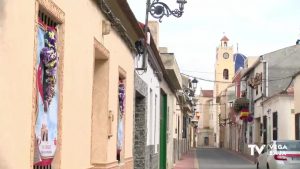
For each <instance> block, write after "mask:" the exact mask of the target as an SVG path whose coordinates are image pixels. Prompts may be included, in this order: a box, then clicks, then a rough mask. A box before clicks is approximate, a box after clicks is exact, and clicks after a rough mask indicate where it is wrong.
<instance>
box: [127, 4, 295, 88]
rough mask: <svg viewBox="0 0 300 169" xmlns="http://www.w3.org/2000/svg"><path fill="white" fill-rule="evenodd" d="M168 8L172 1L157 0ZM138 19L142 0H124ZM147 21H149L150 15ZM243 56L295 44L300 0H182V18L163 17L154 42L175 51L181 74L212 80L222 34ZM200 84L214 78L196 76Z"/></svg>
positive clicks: (142, 10)
mask: <svg viewBox="0 0 300 169" xmlns="http://www.w3.org/2000/svg"><path fill="white" fill-rule="evenodd" d="M161 1H162V2H165V3H166V4H168V5H169V6H170V7H171V8H172V9H174V8H176V7H177V4H176V0H161ZM128 3H129V5H130V7H131V8H132V11H133V12H134V13H135V15H136V18H137V19H138V20H139V21H140V22H144V21H145V9H146V0H128ZM150 19H151V20H154V19H153V18H151V17H150ZM224 33H225V35H226V36H227V37H228V38H229V40H230V41H229V43H230V44H231V45H233V46H234V49H235V52H236V51H237V44H238V51H239V52H240V53H242V54H244V55H246V56H259V55H262V54H265V53H269V52H272V51H275V50H278V49H281V48H284V47H287V46H291V45H294V44H295V42H296V40H297V38H300V0H187V4H186V5H185V9H184V14H183V16H182V17H181V18H175V17H172V16H170V17H169V18H165V17H164V18H163V19H162V23H161V24H160V39H159V46H164V47H168V48H169V52H173V53H175V56H176V60H177V62H178V65H179V67H180V71H181V72H182V73H186V74H190V75H193V76H197V77H201V78H205V79H210V80H213V79H214V62H215V55H216V47H217V46H218V45H219V44H220V39H221V38H222V36H223V34H224ZM199 86H200V87H201V88H202V89H213V83H211V82H205V81H200V83H199Z"/></svg>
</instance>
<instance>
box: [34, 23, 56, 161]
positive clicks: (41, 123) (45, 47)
mask: <svg viewBox="0 0 300 169" xmlns="http://www.w3.org/2000/svg"><path fill="white" fill-rule="evenodd" d="M37 50H38V52H37V53H38V56H37V65H36V69H37V75H36V79H37V89H38V96H37V103H38V106H37V107H38V109H37V120H36V124H35V154H34V165H35V166H46V165H50V164H51V162H52V160H53V158H54V155H55V150H56V145H57V114H58V85H57V67H58V55H57V52H56V32H55V30H54V29H48V30H47V31H44V30H43V29H42V28H41V27H39V29H38V49H37Z"/></svg>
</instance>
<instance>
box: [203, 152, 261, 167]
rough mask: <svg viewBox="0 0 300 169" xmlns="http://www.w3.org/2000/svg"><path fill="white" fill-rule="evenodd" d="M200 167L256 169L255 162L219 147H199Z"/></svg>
mask: <svg viewBox="0 0 300 169" xmlns="http://www.w3.org/2000/svg"><path fill="white" fill-rule="evenodd" d="M197 159H198V166H199V169H255V164H253V163H251V162H250V161H248V160H247V159H244V158H243V157H240V156H238V155H236V154H234V153H231V152H228V151H226V150H222V149H218V148H198V149H197Z"/></svg>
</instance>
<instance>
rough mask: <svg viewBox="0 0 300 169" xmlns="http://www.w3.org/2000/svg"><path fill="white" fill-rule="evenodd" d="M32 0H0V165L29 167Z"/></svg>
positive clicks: (32, 45)
mask: <svg viewBox="0 0 300 169" xmlns="http://www.w3.org/2000/svg"><path fill="white" fill-rule="evenodd" d="M34 4H35V2H34V1H17V0H9V1H8V0H4V1H1V2H0V6H1V7H0V11H1V12H0V60H1V61H0V93H1V94H0V95H1V99H0V133H1V135H0V143H1V144H0V150H1V151H0V168H1V169H2V168H3V169H19V168H29V167H30V145H31V124H32V119H31V116H32V104H33V103H32V93H33V88H32V85H33V67H34V65H33V64H34V63H33V59H32V58H33V48H34V30H33V26H34V20H33V17H34V11H35V8H34Z"/></svg>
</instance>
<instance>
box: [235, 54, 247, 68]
mask: <svg viewBox="0 0 300 169" xmlns="http://www.w3.org/2000/svg"><path fill="white" fill-rule="evenodd" d="M246 58H247V57H246V56H245V55H243V54H241V53H235V54H234V55H233V61H234V62H235V65H234V70H235V71H234V72H237V71H238V70H239V69H240V68H244V61H245V60H246Z"/></svg>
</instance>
